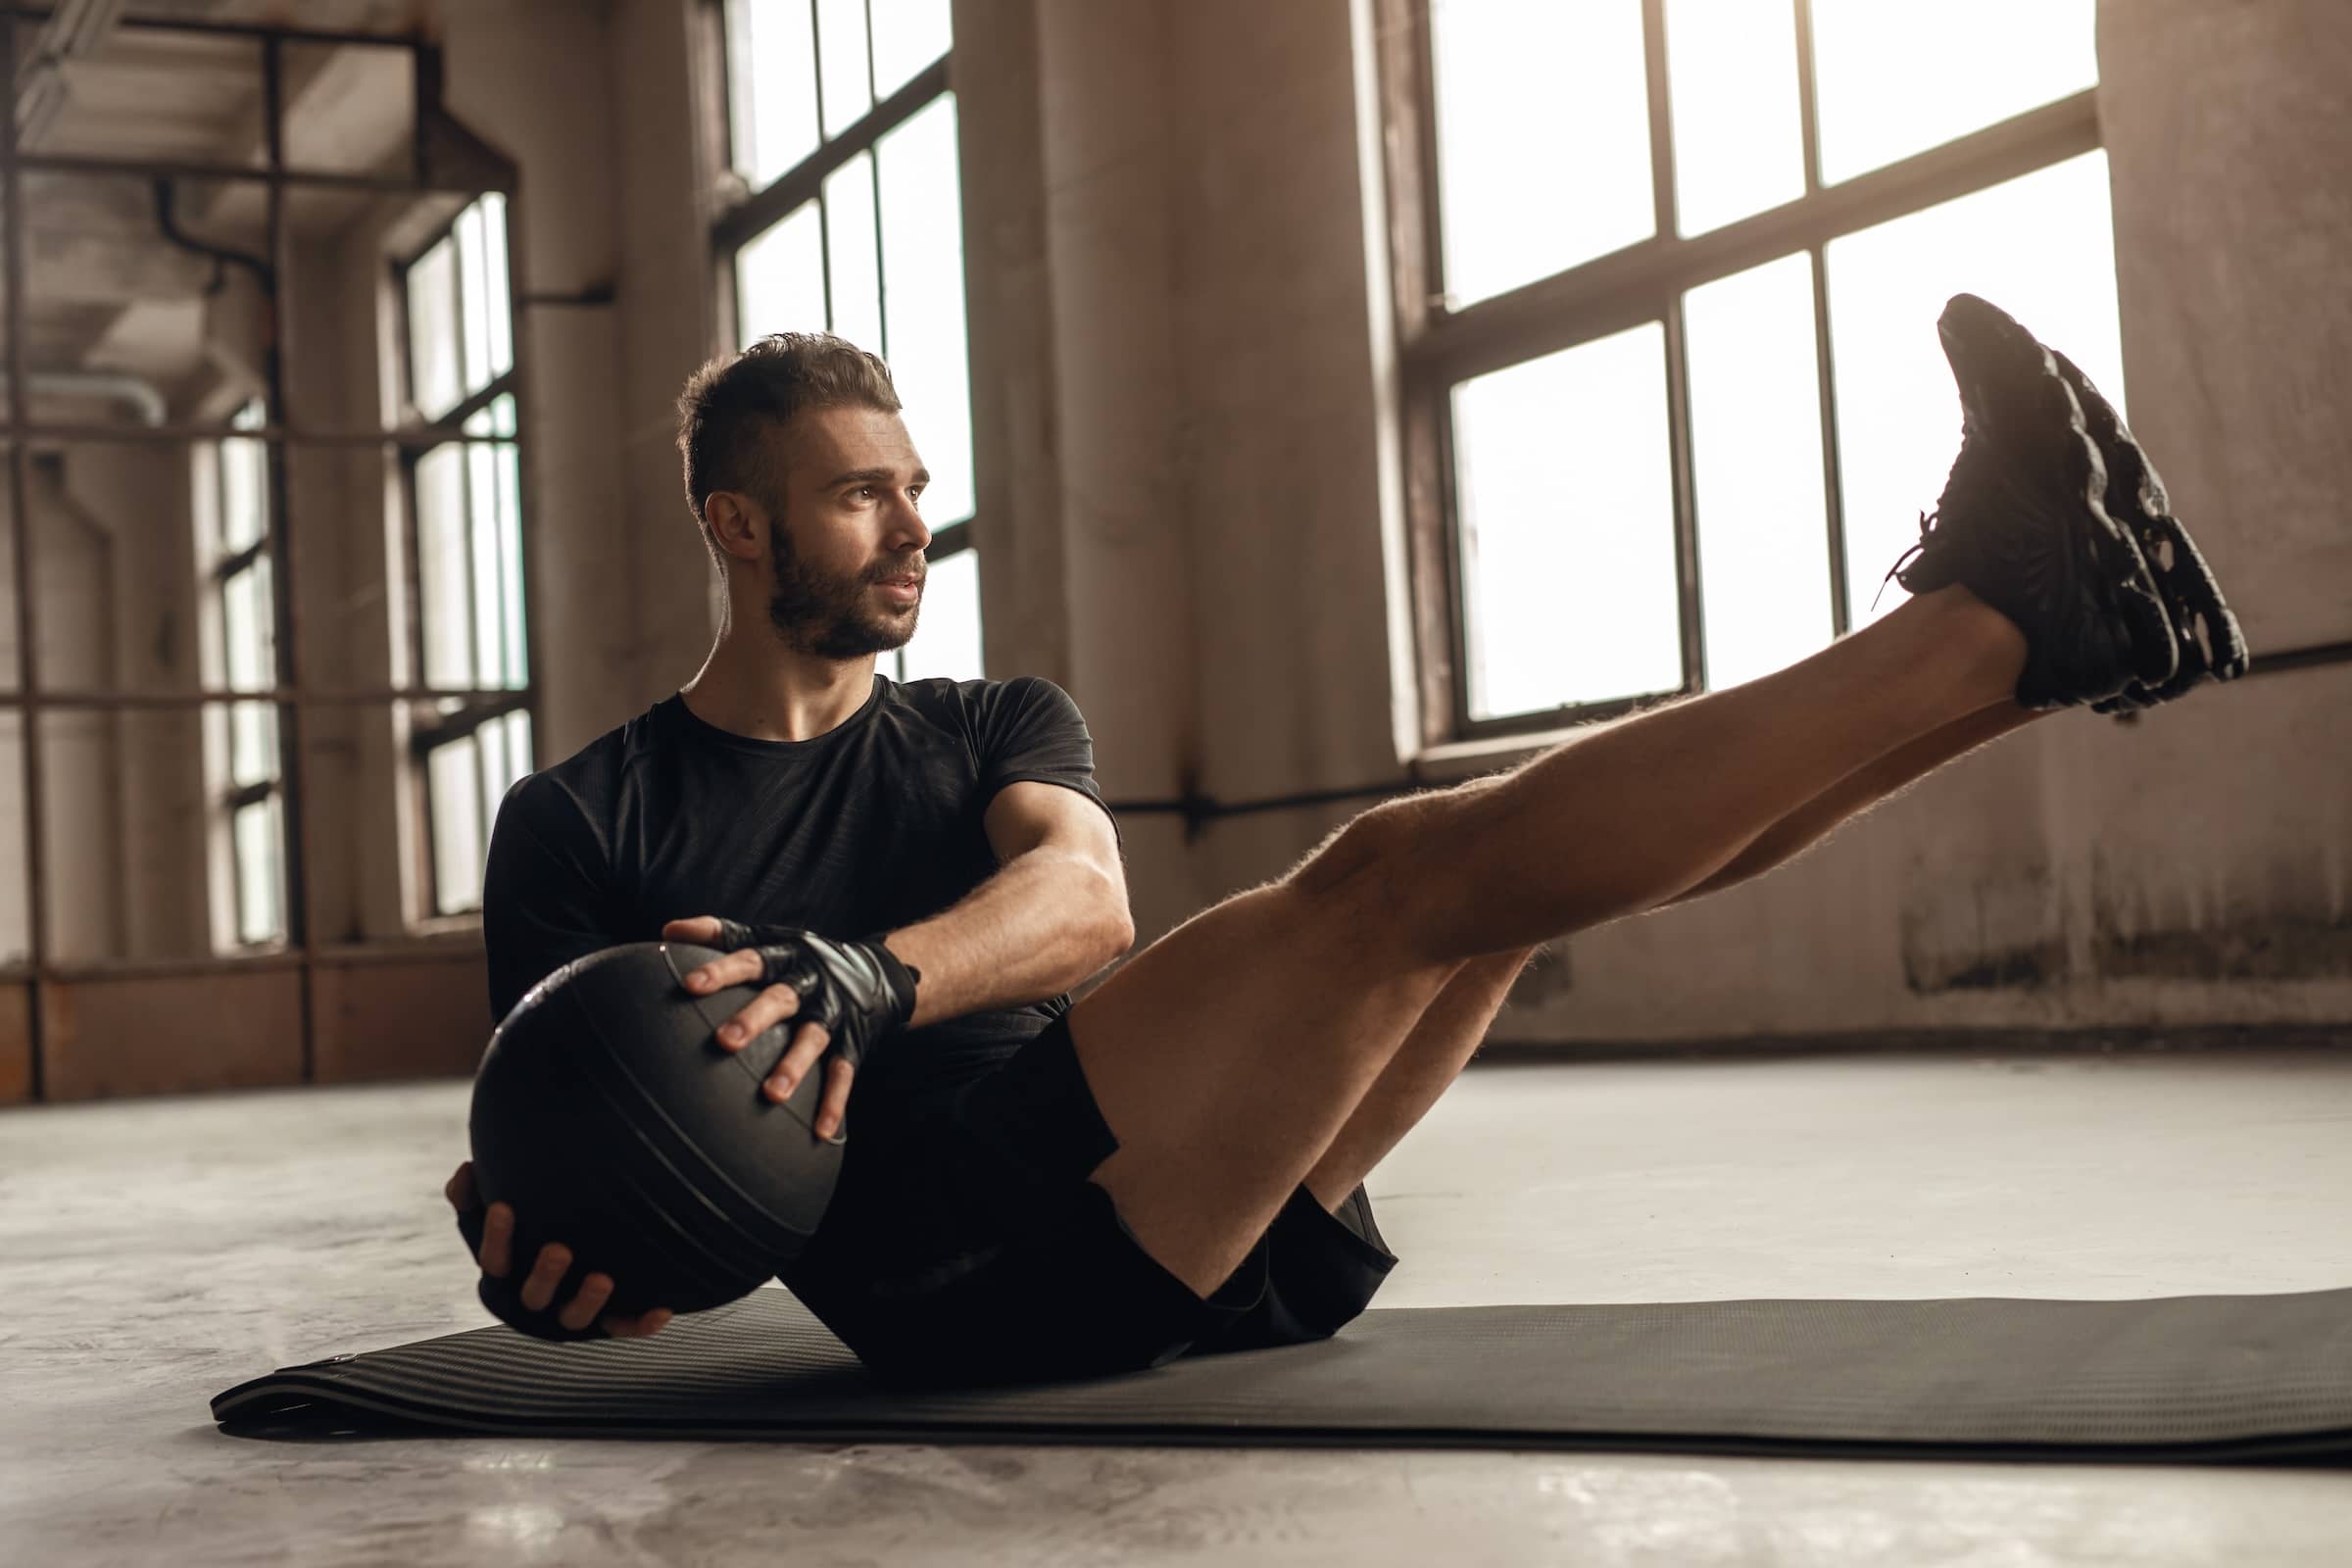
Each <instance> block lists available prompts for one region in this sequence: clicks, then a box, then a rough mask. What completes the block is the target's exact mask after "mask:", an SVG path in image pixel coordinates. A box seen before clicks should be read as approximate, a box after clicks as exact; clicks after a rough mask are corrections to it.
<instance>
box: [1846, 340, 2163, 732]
mask: <svg viewBox="0 0 2352 1568" xmlns="http://www.w3.org/2000/svg"><path fill="white" fill-rule="evenodd" d="M1936 334H1937V335H1938V336H1939V337H1940V338H1941V339H1942V340H1943V357H1944V358H1945V359H1946V360H1947V361H1949V362H1950V364H1951V367H1952V376H1953V379H1955V380H1956V381H1958V382H1959V384H1960V411H1961V443H1960V456H1959V457H1958V458H1956V459H1955V460H1953V463H1952V471H1951V476H1950V477H1949V478H1948V479H1946V480H1945V481H1944V486H1943V494H1942V495H1941V496H1939V497H1937V498H1936V510H1935V512H1933V513H1932V514H1929V515H1924V516H1922V517H1921V518H1920V534H1919V543H1918V544H1916V545H1914V546H1912V547H1911V549H1910V550H1908V551H1906V552H1904V554H1903V558H1902V560H1900V561H1897V562H1896V563H1895V564H1894V566H1893V568H1892V569H1891V570H1889V571H1888V572H1887V576H1889V577H1892V578H1895V579H1896V580H1898V581H1900V582H1901V583H1902V585H1903V586H1904V587H1905V588H1906V589H1908V590H1910V591H1911V592H1912V593H1914V594H1925V593H1933V592H1935V591H1936V589H1938V588H1943V587H1948V586H1950V585H1951V584H1953V583H1960V584H1962V585H1963V586H1965V587H1966V588H1967V589H1968V590H1969V591H1970V592H1971V593H1974V594H1975V595H1976V596H1977V597H1978V598H1979V599H1982V600H1984V601H1985V603H1986V604H1988V605H1990V606H1991V607H1992V608H1993V609H1995V610H1997V611H1999V612H2000V613H2002V614H2004V615H2006V616H2008V617H2009V619H2010V620H2011V621H2012V622H2013V623H2014V624H2015V625H2016V626H2017V629H2018V630H2020V631H2022V632H2024V633H2025V636H2026V647H2027V654H2026V668H2025V673H2024V674H2023V675H2021V676H2020V677H2019V678H2018V683H2017V703H2018V706H2019V707H2021V708H2029V709H2048V708H2071V707H2075V706H2078V705H2081V704H2086V703H2096V702H2099V701H2101V700H2103V699H2106V698H2110V697H2113V696H2115V695H2116V694H2117V693H2119V692H2121V691H2123V690H2125V689H2126V688H2127V687H2129V686H2130V685H2131V684H2132V683H2133V682H2134V681H2136V682H2138V683H2139V684H2140V685H2142V686H2143V687H2146V688H2148V689H2150V690H2154V689H2157V688H2159V687H2161V686H2162V685H2164V683H2165V682H2167V681H2170V680H2171V679H2172V678H2173V676H2174V674H2175V672H2176V670H2177V669H2178V667H2179V663H2180V655H2179V652H2178V640H2177V639H2176V638H2175V636H2174V634H2173V626H2172V622H2171V621H2170V620H2168V619H2167V618H2166V617H2165V613H2164V601H2163V599H2162V597H2161V596H2160V595H2159V593H2158V591H2157V587H2156V582H2155V578H2154V577H2153V576H2152V575H2151V574H2150V572H2149V570H2148V564H2147V562H2146V561H2144V560H2142V559H2141V557H2140V553H2139V546H2138V545H2137V544H2135V543H2133V542H2132V538H2131V534H2130V533H2128V532H2126V531H2125V530H2124V529H2123V528H2121V527H2119V526H2118V525H2117V524H2116V521H2115V519H2114V518H2113V517H2111V516H2109V515H2107V507H2106V494H2107V466H2106V463H2105V461H2104V460H2103V459H2102V458H2101V457H2100V455H2099V449H2098V447H2097V446H2096V445H2095V444H2094V443H2093V442H2092V441H2091V439H2090V437H2089V436H2088V435H2087V434H2086V433H2085V432H2084V427H2083V417H2082V406H2081V405H2080V404H2078V403H2077V402H2076V401H2075V394H2074V393H2073V391H2072V390H2071V389H2069V388H2068V386H2067V384H2066V382H2065V380H2064V379H2063V378H2062V377H2061V376H2060V375H2059V373H2058V367H2057V364H2056V363H2055V362H2054V361H2053V360H2052V359H2051V358H2050V355H2049V353H2048V351H2047V350H2045V349H2043V348H2042V346H2041V345H2040V344H2039V343H2037V342H2035V341H2034V337H2033V335H2032V334H2031V333H2029V332H2028V331H2027V330H2026V329H2025V328H2024V327H2022V326H2020V325H2018V324H2017V322H2015V321H2014V320H2012V319H2010V318H2009V317H2008V316H2007V315H2006V314H2005V313H2004V312H2002V311H2000V310H1998V309H1996V308H1995V307H1993V306H1991V305H1988V304H1986V303H1985V301H1983V300H1981V299H1979V298H1977V297H1976V296H1975V295H1974V294H1955V295H1953V296H1952V298H1951V301H1950V303H1948V304H1946V305H1945V306H1944V308H1943V314H1942V316H1940V317H1938V318H1937V319H1936ZM1879 586H1880V589H1881V591H1882V592H1883V591H1884V590H1885V588H1886V584H1885V583H1884V582H1881V584H1880V585H1879Z"/></svg>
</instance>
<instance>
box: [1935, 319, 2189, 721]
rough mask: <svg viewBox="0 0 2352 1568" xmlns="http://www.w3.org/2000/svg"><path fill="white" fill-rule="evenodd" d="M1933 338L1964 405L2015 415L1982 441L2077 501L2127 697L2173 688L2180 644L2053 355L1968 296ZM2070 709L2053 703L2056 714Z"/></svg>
mask: <svg viewBox="0 0 2352 1568" xmlns="http://www.w3.org/2000/svg"><path fill="white" fill-rule="evenodd" d="M1936 335H1937V337H1938V338H1939V339H1941V341H1942V344H1943V356H1944V359H1945V360H1946V361H1947V362H1948V363H1949V364H1950V366H1951V368H1952V377H1953V379H1954V380H1955V381H1956V382H1958V383H1959V387H1960V393H1961V397H1962V398H1963V400H1964V401H1965V402H1966V403H1967V405H1968V406H1969V407H1971V408H1974V409H1978V410H1982V411H1986V412H1987V413H1990V412H1992V411H2002V412H2007V411H2012V410H2017V411H2019V412H2020V413H2021V414H2022V416H2023V417H2022V418H2020V419H2019V420H2017V421H2015V427H2004V426H2003V425H2001V424H1988V426H1987V434H1989V435H1990V436H1991V437H1992V438H1993V439H1994V440H1996V441H1999V442H2000V443H2002V444H2003V445H2004V446H2009V447H2013V448H2016V449H2018V450H2021V451H2026V452H2031V453H2033V454H2034V455H2035V456H2036V457H2038V458H2040V459H2043V460H2046V461H2048V462H2049V463H2051V464H2052V465H2053V466H2055V467H2056V469H2057V470H2058V471H2059V472H2060V473H2061V474H2062V475H2063V477H2064V482H2065V484H2066V486H2067V489H2068V492H2069V493H2070V494H2080V495H2081V497H2082V515H2083V517H2084V518H2085V523H2084V530H2083V531H2084V534H2085V535H2086V537H2087V538H2088V539H2089V541H2090V546H2091V556H2092V559H2093V561H2094V563H2095V566H2096V571H2097V574H2098V583H2097V599H2098V602H2099V605H2100V608H2101V609H2102V610H2103V611H2105V613H2107V615H2108V616H2109V619H2110V622H2111V624H2112V625H2113V626H2114V627H2115V629H2116V631H2117V632H2118V633H2120V635H2121V636H2122V638H2123V642H2124V647H2125V651H2126V653H2127V654H2128V656H2129V657H2128V659H2127V661H2126V662H2127V663H2129V664H2130V665H2131V669H2132V673H2131V677H2130V679H2129V680H2128V682H2127V685H2126V687H2125V690H2129V689H2130V687H2131V685H2139V686H2142V687H2145V688H2147V689H2150V690H2154V689H2156V688H2158V687H2161V686H2162V685H2164V684H2165V683H2166V682H2168V681H2171V680H2173V679H2174V678H2175V677H2176V676H2177V674H2178V671H2179V668H2180V654H2179V638H2178V635H2177V633H2176V632H2175V631H2174V628H2173V623H2172V620H2171V618H2170V617H2169V616H2168V615H2167V614H2166V613H2165V608H2164V598H2163V593H2162V590H2161V589H2160V588H2159V587H2158V585H2157V581H2156V574H2155V572H2154V570H2153V569H2152V568H2151V567H2150V565H2149V564H2148V562H2147V559H2146V558H2145V557H2144V556H2143V555H2142V554H2141V553H2140V548H2139V546H2138V544H2137V543H2136V542H2135V541H2134V539H2133V537H2132V534H2131V530H2130V529H2128V528H2126V527H2125V526H2124V525H2123V524H2121V523H2119V522H2118V521H2117V520H2116V519H2115V517H2114V516H2113V515H2110V514H2109V512H2108V511H2107V495H2108V491H2109V475H2108V472H2107V463H2106V459H2105V457H2104V456H2103V455H2102V453H2101V451H2100V448H2099V445H2098V443H2097V442H2096V441H2095V440H2094V439H2092V437H2091V435H2090V432H2089V429H2088V424H2087V417H2086V413H2085V411H2084V409H2083V407H2082V404H2081V402H2080V401H2078V400H2077V398H2076V397H2075V394H2074V390H2073V388H2072V387H2070V386H2069V385H2068V384H2067V381H2066V378H2065V376H2064V375H2063V374H2062V373H2061V371H2060V370H2059V368H2058V365H2057V361H2056V359H2055V357H2054V356H2053V354H2052V353H2051V351H2050V350H2049V349H2047V348H2044V347H2043V346H2042V344H2041V342H2040V340H2039V339H2037V338H2035V337H2034V335H2033V334H2032V333H2031V332H2028V331H2027V330H2026V329H2025V328H2024V327H2023V326H2021V325H2019V324H2018V322H2017V320H2016V319H2015V318H2014V317H2012V316H2010V315H2009V313H2008V312H2006V311H2004V310H2002V309H2001V308H2000V307H1998V306H1996V305H1993V304H1991V303H1990V302H1988V301H1985V300H1983V299H1980V298H1978V297H1977V296H1976V295H1974V294H1955V295H1953V296H1952V298H1951V300H1950V301H1949V302H1948V303H1946V304H1945V306H1944V308H1943V314H1942V315H1940V316H1939V317H1937V318H1936ZM2025 377H2033V378H2034V380H2033V384H2034V386H2035V388H2036V391H2037V396H2036V397H2034V399H2033V400H2031V401H2030V402H2029V401H2028V400H2024V399H2020V398H2019V397H2018V395H2017V393H2018V389H2019V386H2020V385H2021V379H2022V378H2025ZM2029 699H2032V700H2031V701H2029ZM2019 700H2020V701H2021V702H2026V703H2027V704H2028V706H2050V705H2047V704H2043V703H2041V702H2040V700H2039V695H2038V694H2036V693H2032V692H2026V691H2022V690H2021V694H2020V699H2019ZM2101 700H2107V699H2106V698H2102V699H2101ZM2073 701H2076V700H2075V699H2064V700H2061V704H2060V706H2064V705H2066V704H2068V703H2071V702H2073Z"/></svg>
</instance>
